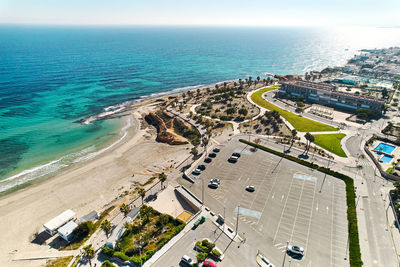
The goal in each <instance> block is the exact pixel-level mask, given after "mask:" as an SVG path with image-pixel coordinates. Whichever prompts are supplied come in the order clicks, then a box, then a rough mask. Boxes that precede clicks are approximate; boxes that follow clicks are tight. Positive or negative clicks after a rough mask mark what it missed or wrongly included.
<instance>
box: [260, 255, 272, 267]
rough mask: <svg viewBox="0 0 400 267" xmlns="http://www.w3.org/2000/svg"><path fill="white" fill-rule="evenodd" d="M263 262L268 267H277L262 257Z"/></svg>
mask: <svg viewBox="0 0 400 267" xmlns="http://www.w3.org/2000/svg"><path fill="white" fill-rule="evenodd" d="M261 260H262V261H263V263H265V265H266V266H267V267H275V265H273V264H272V263H271V262H270V261H269V260H268V259H267V258H266V257H261Z"/></svg>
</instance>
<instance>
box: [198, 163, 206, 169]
mask: <svg viewBox="0 0 400 267" xmlns="http://www.w3.org/2000/svg"><path fill="white" fill-rule="evenodd" d="M197 169H199V170H201V171H204V170H205V169H206V165H203V164H201V165H199V166H197Z"/></svg>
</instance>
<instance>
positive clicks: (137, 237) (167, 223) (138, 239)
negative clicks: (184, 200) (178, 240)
mask: <svg viewBox="0 0 400 267" xmlns="http://www.w3.org/2000/svg"><path fill="white" fill-rule="evenodd" d="M185 225H186V224H185V223H184V222H182V221H181V220H177V219H174V218H173V217H172V216H170V215H167V214H161V213H159V212H157V211H155V210H154V209H153V208H152V207H149V206H146V205H143V206H142V207H141V208H140V215H139V216H138V217H137V218H136V219H135V220H133V222H132V223H127V224H126V225H125V228H126V231H125V232H124V234H123V235H122V236H121V238H120V239H119V240H118V241H117V243H116V245H115V248H114V249H112V248H109V247H104V248H103V249H102V251H101V252H102V253H103V254H104V255H105V256H108V257H112V256H116V257H119V258H120V259H122V260H128V261H131V262H133V263H134V264H136V265H139V266H141V265H142V264H143V263H144V262H146V261H147V260H148V259H150V258H151V256H153V255H154V253H156V251H158V250H159V249H160V248H162V247H163V246H164V245H165V244H166V243H167V242H168V241H169V240H170V239H171V238H173V237H174V236H175V235H176V234H178V233H179V232H180V231H182V229H183V228H184V227H185Z"/></svg>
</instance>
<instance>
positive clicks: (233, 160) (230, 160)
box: [228, 156, 238, 163]
mask: <svg viewBox="0 0 400 267" xmlns="http://www.w3.org/2000/svg"><path fill="white" fill-rule="evenodd" d="M237 160H238V158H237V157H233V156H232V157H230V158H229V159H228V161H229V162H230V163H236V162H237Z"/></svg>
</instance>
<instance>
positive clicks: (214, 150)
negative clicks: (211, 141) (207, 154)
mask: <svg viewBox="0 0 400 267" xmlns="http://www.w3.org/2000/svg"><path fill="white" fill-rule="evenodd" d="M219 151H221V150H220V149H219V148H218V147H216V148H214V149H213V152H215V153H218V152H219Z"/></svg>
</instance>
